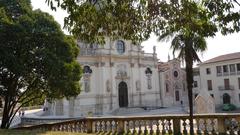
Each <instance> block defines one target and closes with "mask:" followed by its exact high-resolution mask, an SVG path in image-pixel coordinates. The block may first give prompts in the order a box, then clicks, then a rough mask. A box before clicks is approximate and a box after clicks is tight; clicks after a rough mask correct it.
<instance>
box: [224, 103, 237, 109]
mask: <svg viewBox="0 0 240 135" xmlns="http://www.w3.org/2000/svg"><path fill="white" fill-rule="evenodd" d="M236 109H237V107H236V106H235V105H234V104H223V107H222V110H223V111H233V110H236Z"/></svg>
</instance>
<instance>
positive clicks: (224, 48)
mask: <svg viewBox="0 0 240 135" xmlns="http://www.w3.org/2000/svg"><path fill="white" fill-rule="evenodd" d="M31 2H32V6H33V9H41V10H42V11H44V12H48V13H49V14H51V15H52V16H53V17H54V19H55V20H56V21H57V22H58V23H60V24H61V26H62V27H63V23H64V22H63V19H64V17H66V16H67V13H66V12H65V11H63V10H59V9H58V10H57V12H55V11H52V10H51V9H50V7H48V6H47V4H46V3H45V0H31ZM65 32H66V31H65ZM170 44H171V43H170V42H158V41H157V37H156V36H155V35H151V37H150V39H148V40H147V41H144V42H143V43H142V44H141V45H142V46H143V50H144V51H145V52H146V53H152V52H153V46H156V52H157V56H158V58H159V60H160V61H162V62H166V61H168V55H169V56H170V58H171V59H172V58H173V55H172V51H171V50H170ZM207 46H208V49H207V50H206V51H205V52H203V53H200V54H199V56H200V59H201V60H202V61H206V60H208V59H211V58H214V57H216V56H219V55H224V54H228V53H234V52H240V33H235V34H231V35H227V36H222V35H221V34H220V33H218V34H217V35H216V36H215V37H214V38H207Z"/></svg>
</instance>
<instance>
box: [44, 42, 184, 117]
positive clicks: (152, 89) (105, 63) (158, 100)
mask: <svg viewBox="0 0 240 135" xmlns="http://www.w3.org/2000/svg"><path fill="white" fill-rule="evenodd" d="M78 45H79V47H80V54H79V57H78V58H77V61H78V62H79V63H80V64H81V66H82V67H83V76H82V79H81V81H80V83H81V87H82V91H81V93H80V94H79V95H78V96H77V97H75V98H71V99H69V100H66V99H61V100H57V101H54V102H52V103H46V106H47V107H48V108H49V109H48V112H47V114H48V115H55V116H67V117H79V116H87V115H89V114H91V115H107V114H111V113H112V112H114V111H116V110H117V109H119V108H140V107H151V108H159V107H170V106H179V105H184V104H186V103H187V101H186V99H187V98H186V97H187V91H186V88H185V87H186V83H185V81H184V80H186V79H185V78H186V75H185V71H184V70H182V69H181V67H180V61H179V60H178V59H173V60H169V61H168V62H166V63H163V62H159V60H158V59H157V54H156V48H155V47H153V53H145V52H144V51H143V50H142V46H140V45H133V44H132V43H131V42H130V41H126V40H116V41H111V40H110V39H106V43H105V44H104V45H101V46H99V45H96V44H86V43H82V42H78Z"/></svg>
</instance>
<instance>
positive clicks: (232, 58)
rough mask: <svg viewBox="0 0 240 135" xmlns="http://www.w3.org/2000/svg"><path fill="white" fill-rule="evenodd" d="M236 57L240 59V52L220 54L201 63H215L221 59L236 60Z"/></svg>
mask: <svg viewBox="0 0 240 135" xmlns="http://www.w3.org/2000/svg"><path fill="white" fill-rule="evenodd" d="M234 59H240V52H236V53H230V54H225V55H220V56H217V57H215V58H212V59H209V60H207V61H205V62H203V63H201V64H200V65H202V64H209V63H215V62H221V61H227V60H234Z"/></svg>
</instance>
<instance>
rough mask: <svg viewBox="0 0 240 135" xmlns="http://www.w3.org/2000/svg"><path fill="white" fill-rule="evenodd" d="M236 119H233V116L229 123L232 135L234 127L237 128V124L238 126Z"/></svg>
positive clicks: (232, 134)
mask: <svg viewBox="0 0 240 135" xmlns="http://www.w3.org/2000/svg"><path fill="white" fill-rule="evenodd" d="M236 125H237V124H236V120H235V119H233V118H230V125H229V129H230V131H229V132H230V135H234V134H235V133H234V129H235V126H236Z"/></svg>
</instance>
